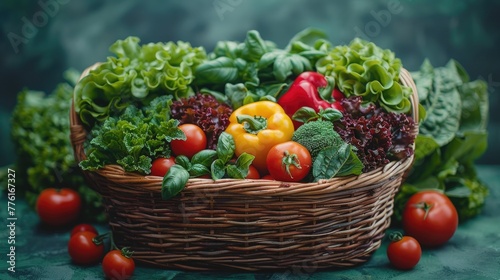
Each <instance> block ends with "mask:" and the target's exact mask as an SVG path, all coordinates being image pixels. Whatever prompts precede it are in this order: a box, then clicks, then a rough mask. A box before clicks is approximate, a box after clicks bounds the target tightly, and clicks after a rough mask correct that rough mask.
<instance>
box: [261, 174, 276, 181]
mask: <svg viewBox="0 0 500 280" xmlns="http://www.w3.org/2000/svg"><path fill="white" fill-rule="evenodd" d="M262 179H264V180H274V178H273V176H271V175H270V174H267V175H264V176H262Z"/></svg>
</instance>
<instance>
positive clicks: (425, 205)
mask: <svg viewBox="0 0 500 280" xmlns="http://www.w3.org/2000/svg"><path fill="white" fill-rule="evenodd" d="M432 206H433V204H431V203H427V202H425V201H422V202H420V203H416V204H413V207H415V208H420V209H423V210H424V211H425V214H424V220H425V219H427V215H429V212H430V211H431V208H432Z"/></svg>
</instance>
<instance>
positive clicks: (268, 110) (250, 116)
mask: <svg viewBox="0 0 500 280" xmlns="http://www.w3.org/2000/svg"><path fill="white" fill-rule="evenodd" d="M229 122H230V123H229V126H228V127H227V128H226V132H227V133H229V134H231V136H233V138H234V142H235V146H236V149H235V154H236V156H240V155H241V154H242V153H248V154H251V155H253V156H255V159H254V160H253V163H252V165H253V166H255V167H256V168H257V170H259V172H260V174H261V175H264V174H267V173H268V171H267V166H266V158H267V153H268V152H269V150H270V149H271V148H272V147H273V146H274V145H276V144H279V143H283V142H286V141H289V140H291V139H292V136H293V132H294V127H293V122H292V120H291V119H290V117H289V116H288V115H287V114H286V113H285V111H284V110H283V108H282V107H281V106H280V105H279V104H278V103H275V102H272V101H257V102H253V103H249V104H247V105H243V106H241V107H239V108H238V109H236V110H234V111H233V113H232V114H231V116H230V117H229Z"/></svg>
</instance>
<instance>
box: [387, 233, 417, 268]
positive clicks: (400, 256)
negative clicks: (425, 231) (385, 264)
mask: <svg viewBox="0 0 500 280" xmlns="http://www.w3.org/2000/svg"><path fill="white" fill-rule="evenodd" d="M390 238H391V243H389V245H388V246H387V257H388V258H389V261H390V262H391V264H392V265H393V266H394V267H395V268H397V269H411V268H413V267H414V266H415V265H417V263H418V262H419V261H420V257H421V256H422V248H421V247H420V244H419V243H418V241H417V240H416V239H415V238H413V237H411V236H403V235H402V234H401V233H394V234H391V237H390Z"/></svg>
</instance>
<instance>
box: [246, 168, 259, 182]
mask: <svg viewBox="0 0 500 280" xmlns="http://www.w3.org/2000/svg"><path fill="white" fill-rule="evenodd" d="M245 178H246V179H260V174H259V171H258V170H257V168H255V166H253V165H250V166H249V167H248V175H247V176H246V177H245Z"/></svg>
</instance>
